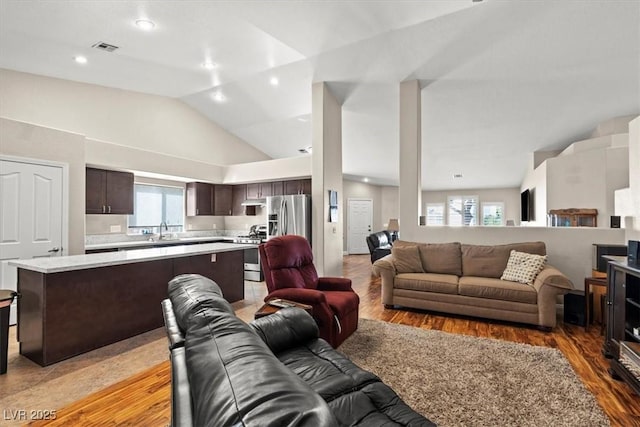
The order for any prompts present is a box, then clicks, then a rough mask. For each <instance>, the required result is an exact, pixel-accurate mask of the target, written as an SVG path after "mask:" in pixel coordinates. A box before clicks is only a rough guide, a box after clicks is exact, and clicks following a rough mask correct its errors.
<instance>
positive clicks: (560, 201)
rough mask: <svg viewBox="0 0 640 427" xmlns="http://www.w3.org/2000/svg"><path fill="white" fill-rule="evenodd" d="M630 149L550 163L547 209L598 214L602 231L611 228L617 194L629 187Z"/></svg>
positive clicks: (583, 153)
mask: <svg viewBox="0 0 640 427" xmlns="http://www.w3.org/2000/svg"><path fill="white" fill-rule="evenodd" d="M627 157H628V148H627V147H621V148H618V147H616V148H597V149H591V150H589V151H579V152H574V154H572V155H565V156H558V157H555V158H553V159H549V160H547V162H546V163H547V183H548V186H547V209H548V210H551V209H567V208H590V209H597V210H598V227H609V216H610V215H613V214H614V191H615V190H617V189H620V188H625V187H627V186H628V177H629V165H628V160H627Z"/></svg>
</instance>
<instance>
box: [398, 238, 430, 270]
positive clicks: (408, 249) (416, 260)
mask: <svg viewBox="0 0 640 427" xmlns="http://www.w3.org/2000/svg"><path fill="white" fill-rule="evenodd" d="M391 255H392V256H393V265H394V266H395V267H396V271H397V272H398V273H424V270H423V269H422V262H421V261H420V252H418V246H415V245H413V246H405V245H402V246H396V245H393V247H392V248H391Z"/></svg>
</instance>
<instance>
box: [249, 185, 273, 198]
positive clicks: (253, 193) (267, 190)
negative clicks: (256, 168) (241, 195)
mask: <svg viewBox="0 0 640 427" xmlns="http://www.w3.org/2000/svg"><path fill="white" fill-rule="evenodd" d="M271 186H272V183H271V182H256V183H253V184H247V199H264V198H265V197H269V196H272V195H273V191H272V188H271Z"/></svg>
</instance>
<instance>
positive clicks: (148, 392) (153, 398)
mask: <svg viewBox="0 0 640 427" xmlns="http://www.w3.org/2000/svg"><path fill="white" fill-rule="evenodd" d="M344 275H345V277H349V278H351V279H352V281H353V286H354V289H355V290H356V292H357V293H358V295H360V299H361V302H360V316H361V317H362V318H368V319H378V320H383V321H387V322H393V323H400V324H405V325H411V326H416V327H420V328H425V329H436V330H441V331H445V332H451V333H456V334H464V335H471V336H478V337H487V338H496V339H502V340H506V341H513V342H520V343H528V344H532V345H539V346H547V347H554V348H557V349H559V350H560V351H561V352H562V353H563V354H564V355H565V357H566V358H567V359H568V360H569V362H570V363H571V365H572V366H573V368H574V370H575V371H576V372H577V374H578V375H579V377H580V378H581V379H582V381H583V383H584V384H585V386H586V387H587V389H588V390H590V391H591V392H592V393H593V394H594V395H595V397H596V398H597V400H598V402H599V403H600V406H601V407H602V409H603V410H604V412H605V413H606V414H607V415H608V416H609V418H610V420H611V424H612V425H613V426H625V427H626V426H640V397H638V396H637V395H635V394H634V393H633V391H632V390H631V389H630V388H629V387H628V386H627V385H626V384H625V383H622V382H618V381H615V380H613V379H611V377H610V376H609V374H608V373H607V368H608V361H607V359H605V358H604V357H603V356H602V355H601V353H600V350H601V348H602V342H603V338H602V336H601V335H600V328H599V327H597V326H596V325H594V326H593V327H591V328H590V329H589V331H588V332H585V329H584V328H583V327H579V326H574V325H565V324H563V323H562V321H561V320H559V325H558V327H556V328H555V329H554V330H553V331H552V332H549V333H545V332H541V331H538V330H537V329H534V328H528V327H523V326H520V325H515V324H506V323H500V322H493V321H486V320H476V319H471V318H462V317H454V316H448V315H447V316H444V315H436V314H433V313H428V312H423V311H417V310H390V309H385V308H384V307H383V306H382V305H381V304H380V280H379V279H376V278H374V277H373V276H371V263H370V261H369V257H368V256H364V255H350V256H346V257H345V258H344ZM265 295H266V289H264V284H256V285H249V286H248V287H247V290H246V299H245V300H244V301H241V302H238V303H235V304H234V308H235V309H236V313H237V314H238V316H239V317H241V318H242V319H243V320H246V321H249V320H251V319H252V317H253V313H254V312H255V311H256V309H257V308H258V307H259V306H260V305H261V302H262V298H263V297H264V296H265ZM170 382H171V369H170V365H169V362H165V363H162V364H160V365H158V366H156V367H154V368H151V369H149V370H147V371H145V372H142V373H140V374H138V375H135V376H133V377H131V378H129V379H128V380H126V381H123V382H121V383H118V384H115V385H113V386H111V387H108V388H106V389H104V390H102V391H100V392H98V393H95V394H93V395H91V396H88V397H87V398H85V399H82V400H80V401H78V402H76V403H74V404H72V405H69V406H67V407H65V408H62V409H60V410H59V411H57V414H56V415H57V418H56V420H54V421H39V422H34V423H32V424H31V425H39V426H40V425H50V426H63V425H64V426H77V425H82V426H109V425H119V426H123V425H131V426H141V425H144V426H166V425H168V424H169V423H170V416H171V405H170V394H171V392H170Z"/></svg>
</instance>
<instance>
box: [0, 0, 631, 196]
mask: <svg viewBox="0 0 640 427" xmlns="http://www.w3.org/2000/svg"><path fill="white" fill-rule="evenodd" d="M0 16H1V17H0V67H2V68H8V69H14V70H19V71H25V72H29V73H35V74H42V75H47V76H53V77H59V78H64V79H69V80H76V81H81V82H87V83H93V84H99V85H104V86H110V87H117V88H122V89H128V90H134V91H139V92H146V93H153V94H158V95H165V96H169V97H175V98H179V99H181V100H183V101H184V102H186V103H187V104H189V105H191V106H193V107H194V108H196V109H197V110H199V111H200V112H201V113H202V114H204V115H205V116H207V117H209V118H210V119H211V120H213V121H215V122H216V123H218V124H220V125H221V126H222V127H224V128H226V129H227V130H229V131H230V132H232V133H234V134H235V135H237V136H239V137H240V138H242V139H244V140H245V141H247V142H248V143H250V144H252V145H254V146H255V147H257V148H258V149H260V150H262V151H263V152H265V153H266V154H268V155H269V156H271V157H273V158H282V157H292V156H297V155H300V154H299V153H298V149H299V148H303V147H306V146H309V145H311V84H312V83H313V82H318V81H326V82H328V84H329V87H330V89H331V90H332V92H333V93H334V95H335V96H336V97H337V98H338V99H339V100H340V101H341V102H343V171H344V173H345V174H346V175H348V176H350V177H359V178H364V177H367V178H369V179H370V181H371V182H376V183H385V184H394V183H395V184H397V182H398V139H399V137H398V132H399V131H398V121H399V120H398V115H399V113H398V104H399V103H398V96H399V95H398V94H399V90H398V88H399V82H401V81H403V80H407V79H419V80H420V81H421V83H422V87H423V90H422V116H423V118H422V139H423V162H422V164H423V166H422V167H423V172H422V177H423V188H425V189H455V188H465V189H472V188H496V187H517V186H519V185H520V183H521V181H522V179H523V177H524V173H525V171H526V169H527V167H528V165H529V164H530V160H529V159H530V155H531V153H533V152H534V151H538V150H543V151H544V150H551V149H559V148H564V147H566V146H567V145H568V144H570V143H571V142H573V141H577V140H580V139H582V138H585V137H587V136H588V135H589V134H590V133H591V131H592V130H593V129H594V128H595V126H596V125H597V124H598V123H599V122H601V121H604V120H607V119H610V118H613V117H617V116H623V115H629V114H638V113H640V0H637V1H636V0H619V1H616V0H603V1H599V0H589V1H586V0H585V1H557V0H550V1H528V2H524V1H518V2H515V1H505V0H485V1H483V2H472V1H471V0H448V1H433V0H424V1H415V0H414V1H398V0H396V1H391V0H390V1H340V2H338V1H260V2H257V1H209V2H206V1H106V0H102V1H66V0H58V1H56V0H52V1H47V2H42V1H26V0H20V1H14V0H11V1H9V0H0ZM139 18H148V19H151V20H152V21H154V22H155V24H156V27H155V28H154V30H153V31H150V32H143V31H141V30H139V29H138V28H137V27H136V26H135V25H134V21H135V20H136V19H139ZM98 41H103V42H106V43H110V44H113V45H116V46H119V49H118V50H117V51H116V52H113V53H106V52H102V51H98V50H95V49H92V48H91V46H92V45H93V44H94V43H96V42H98ZM76 55H85V56H87V58H88V60H89V62H88V63H87V64H86V65H84V66H80V65H78V64H76V63H75V62H74V61H72V58H73V57H74V56H76ZM205 60H211V61H214V62H215V63H217V64H218V67H217V68H216V69H215V70H212V71H208V70H206V69H204V68H203V67H202V66H201V64H202V63H203V62H205ZM271 77H277V78H278V80H279V85H278V86H272V85H271V84H270V83H269V80H270V78H271ZM217 92H220V93H222V94H223V95H224V96H225V98H226V99H225V101H224V102H216V101H214V100H213V99H212V96H213V94H214V93H217ZM455 173H462V174H463V175H464V177H463V178H462V179H456V180H454V179H453V174H455Z"/></svg>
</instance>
